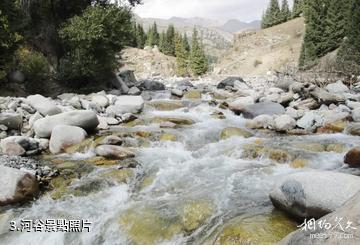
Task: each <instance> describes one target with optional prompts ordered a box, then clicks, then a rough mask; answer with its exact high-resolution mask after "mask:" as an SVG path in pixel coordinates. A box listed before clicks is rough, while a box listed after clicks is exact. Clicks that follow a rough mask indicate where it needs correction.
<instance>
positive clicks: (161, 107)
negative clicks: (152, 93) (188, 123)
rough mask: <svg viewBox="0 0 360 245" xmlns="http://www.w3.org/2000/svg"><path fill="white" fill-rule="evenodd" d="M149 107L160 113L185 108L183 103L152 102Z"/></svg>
mask: <svg viewBox="0 0 360 245" xmlns="http://www.w3.org/2000/svg"><path fill="white" fill-rule="evenodd" d="M149 105H150V106H151V107H154V108H155V109H156V110H158V111H173V110H177V109H180V108H184V107H185V106H184V105H183V103H182V102H181V101H152V102H149Z"/></svg>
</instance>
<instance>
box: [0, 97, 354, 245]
mask: <svg viewBox="0 0 360 245" xmlns="http://www.w3.org/2000/svg"><path fill="white" fill-rule="evenodd" d="M164 97H166V96H165V95H161V96H159V98H160V99H164ZM215 110H219V109H216V108H214V107H211V106H209V105H208V104H207V103H206V102H204V103H201V104H200V105H197V106H194V107H191V108H185V109H179V110H175V111H170V112H163V111H154V110H152V109H150V108H147V109H146V110H145V112H143V114H142V116H143V117H145V118H150V117H153V116H174V117H186V118H191V119H193V120H194V121H195V122H196V124H194V125H192V126H185V127H182V128H180V129H168V130H165V131H167V132H171V133H174V134H176V135H177V136H178V141H177V142H152V143H151V146H150V147H147V148H140V149H139V151H138V154H137V156H136V160H137V161H138V162H139V163H140V166H138V167H137V169H136V172H137V175H136V176H137V177H136V179H135V180H134V181H133V182H131V183H129V184H116V185H104V187H100V191H98V192H94V193H89V194H88V195H86V196H82V197H80V196H67V197H64V198H61V199H59V200H52V199H51V198H50V197H49V195H46V194H45V195H44V196H42V197H41V198H39V199H38V200H36V201H34V202H33V203H30V204H28V205H26V206H22V207H16V208H12V209H11V210H7V211H6V214H7V215H8V217H9V218H8V219H10V220H17V221H19V220H20V219H43V220H45V219H49V218H55V219H56V218H66V219H88V220H90V221H91V222H92V227H91V232H83V233H34V232H31V233H26V232H25V233H21V232H4V231H2V234H1V235H0V244H8V245H10V244H14V245H15V244H28V245H41V244H44V245H45V244H46V245H47V244H59V245H60V244H61V245H62V244H67V245H70V244H71V245H72V244H76V245H77V244H84V245H85V244H109V245H110V244H139V243H136V242H134V241H132V240H131V238H130V237H129V235H128V233H127V232H126V229H125V227H123V226H122V225H121V223H120V222H119V217H121V215H122V214H124V213H126V212H127V210H129V209H134V210H143V209H144V208H147V207H151V208H152V209H154V210H156V212H157V213H158V214H159V215H160V216H163V217H167V218H171V217H177V216H179V213H180V212H181V211H180V210H181V207H182V206H183V205H184V204H185V203H187V202H188V201H192V200H206V201H207V202H209V203H211V205H212V206H213V207H214V208H213V211H212V215H211V217H210V218H208V219H207V220H206V221H205V222H204V223H203V224H202V225H201V226H200V227H199V228H198V229H196V230H195V231H194V232H190V233H189V232H180V233H177V234H176V235H174V236H172V237H170V238H168V239H167V240H163V241H156V242H155V243H157V244H202V243H206V244H209V243H211V242H209V241H212V239H213V238H214V236H216V234H217V232H218V230H219V228H220V227H222V226H223V225H224V224H225V223H226V222H227V221H228V220H230V219H231V218H234V217H237V216H241V215H251V214H262V213H268V212H270V211H271V210H272V209H273V208H272V204H271V202H270V200H269V198H268V193H269V192H270V190H271V188H272V185H273V183H274V182H275V181H276V179H278V177H279V176H281V175H285V174H289V173H292V172H297V171H307V170H308V169H307V168H304V169H293V168H290V167H289V165H288V164H279V163H276V162H274V161H271V160H270V159H268V158H266V157H264V158H260V159H256V160H247V159H242V157H241V155H242V151H243V146H244V145H245V144H249V143H253V142H254V141H255V140H256V139H262V141H263V142H264V143H265V144H267V145H272V146H280V147H282V148H284V149H288V150H291V149H293V146H292V144H293V142H299V141H300V142H325V141H326V142H334V143H343V144H345V145H346V146H347V147H351V146H353V145H356V144H359V143H360V140H359V138H358V137H351V136H347V135H343V134H335V135H316V136H301V137H300V136H287V137H280V136H278V137H272V136H264V135H260V134H259V135H255V136H254V137H251V138H248V139H244V138H242V137H232V138H229V139H227V140H219V135H220V132H221V130H222V129H224V128H226V127H244V123H245V121H244V119H242V118H241V117H238V116H235V115H233V114H232V113H230V112H228V111H223V113H224V114H225V116H226V119H225V120H219V119H214V118H213V117H212V116H211V113H213V112H214V111H215ZM156 128H158V127H157V125H148V126H137V127H135V128H132V129H131V130H143V131H144V130H154V129H156ZM157 130H158V129H157ZM301 154H302V156H304V157H306V158H307V159H308V160H309V165H308V168H313V169H326V170H335V171H347V172H351V171H353V170H349V169H347V168H346V167H344V166H343V164H342V158H343V154H339V153H330V152H326V153H314V152H309V151H305V150H303V151H302V153H301ZM92 155H93V154H92V152H91V151H90V152H88V153H87V154H79V153H77V154H74V155H72V156H71V157H72V158H78V159H86V158H88V157H91V156H92ZM102 171H103V169H102V168H101V167H99V168H96V169H95V170H94V171H93V172H91V173H89V174H88V175H86V176H83V177H82V178H81V179H80V180H79V181H78V184H79V183H80V184H81V182H85V181H88V180H89V179H92V178H96V177H98V176H99V175H100V174H101V173H102ZM144 176H145V177H149V176H150V177H151V178H152V180H153V181H152V183H150V184H149V185H148V186H146V187H145V188H142V189H140V188H139V187H138V186H139V185H138V182H139V181H141V179H142V178H143V177H144Z"/></svg>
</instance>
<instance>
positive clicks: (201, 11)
mask: <svg viewBox="0 0 360 245" xmlns="http://www.w3.org/2000/svg"><path fill="white" fill-rule="evenodd" d="M268 2H269V0H143V5H140V6H137V7H136V8H135V12H136V13H137V14H138V15H140V16H141V17H157V18H170V17H173V16H177V17H185V18H186V17H205V18H211V19H218V20H229V19H239V20H242V21H251V20H255V19H260V18H261V14H262V12H263V11H264V9H265V8H266V6H267V4H268ZM289 2H292V1H291V0H290V1H289Z"/></svg>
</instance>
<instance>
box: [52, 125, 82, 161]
mask: <svg viewBox="0 0 360 245" xmlns="http://www.w3.org/2000/svg"><path fill="white" fill-rule="evenodd" d="M86 136H87V133H86V131H85V130H84V129H82V128H79V127H76V126H68V125H58V126H56V127H55V128H54V129H53V130H52V133H51V138H50V143H49V149H50V152H51V153H52V154H58V153H61V152H63V151H64V150H65V149H66V148H68V147H70V146H73V145H76V144H80V143H81V142H82V141H84V140H85V138H86Z"/></svg>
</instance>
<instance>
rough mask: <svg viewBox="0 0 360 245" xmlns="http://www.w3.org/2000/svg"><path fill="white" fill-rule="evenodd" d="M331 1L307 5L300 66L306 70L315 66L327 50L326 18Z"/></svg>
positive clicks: (320, 1) (313, 2)
mask: <svg viewBox="0 0 360 245" xmlns="http://www.w3.org/2000/svg"><path fill="white" fill-rule="evenodd" d="M328 1H329V0H311V1H307V2H306V5H305V8H304V10H305V17H306V31H305V37H304V42H303V47H302V50H301V55H300V61H299V66H300V68H306V67H308V66H311V65H313V64H315V62H316V60H317V59H318V58H319V57H321V56H323V55H324V54H325V53H326V51H327V50H328V48H327V40H328V37H327V36H326V32H325V29H326V16H327V11H328Z"/></svg>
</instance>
